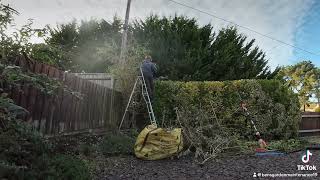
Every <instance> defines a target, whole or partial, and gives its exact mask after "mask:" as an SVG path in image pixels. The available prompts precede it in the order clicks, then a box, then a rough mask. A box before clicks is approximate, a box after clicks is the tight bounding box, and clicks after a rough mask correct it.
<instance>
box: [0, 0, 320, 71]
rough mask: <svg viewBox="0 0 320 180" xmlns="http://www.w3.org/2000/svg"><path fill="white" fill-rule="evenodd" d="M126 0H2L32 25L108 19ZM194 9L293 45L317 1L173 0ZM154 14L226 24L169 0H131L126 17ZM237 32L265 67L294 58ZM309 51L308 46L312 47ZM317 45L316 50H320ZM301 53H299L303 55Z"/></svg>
mask: <svg viewBox="0 0 320 180" xmlns="http://www.w3.org/2000/svg"><path fill="white" fill-rule="evenodd" d="M126 1H127V0H3V2H5V3H9V4H11V5H12V6H13V7H14V8H15V9H16V10H18V11H19V12H20V16H18V17H17V18H16V23H17V24H18V25H20V24H23V23H24V22H26V20H27V19H28V18H32V19H34V25H35V27H43V26H45V25H46V24H50V25H56V24H57V23H64V22H69V21H71V20H72V19H74V18H76V19H78V20H80V19H90V18H98V19H100V18H104V19H106V20H110V19H112V17H113V16H114V15H115V14H117V15H118V16H120V17H124V15H125V8H126ZM177 1H179V2H182V3H185V4H188V5H191V6H193V7H195V8H199V9H201V10H204V11H207V12H210V13H212V14H214V15H217V16H220V17H222V18H225V19H228V20H231V21H234V22H237V23H238V24H240V25H243V26H247V27H249V28H251V29H254V30H256V31H259V32H261V33H263V34H267V35H269V36H272V37H274V38H277V39H279V40H282V41H285V42H287V43H290V44H293V45H297V46H299V45H298V44H296V40H295V39H296V37H295V36H296V34H298V33H300V34H301V33H303V32H301V27H302V26H303V25H304V24H305V23H306V21H308V19H307V17H310V13H311V12H310V10H311V8H312V7H313V6H314V4H315V3H316V0H177ZM151 13H153V14H159V15H174V14H175V13H177V14H182V15H187V16H189V17H195V18H196V19H198V21H199V23H200V25H203V24H207V23H211V24H212V25H213V26H214V28H215V29H220V28H221V27H225V26H228V25H230V24H228V23H225V22H223V21H221V20H218V19H215V18H213V17H210V16H208V15H205V14H201V13H199V12H197V11H194V10H192V9H188V8H185V7H182V6H179V5H177V4H174V3H172V2H170V1H168V0H132V8H131V13H130V18H131V19H134V18H142V19H143V18H145V17H146V16H148V15H150V14H151ZM239 30H240V32H242V33H244V34H246V35H247V36H249V38H255V39H256V40H257V41H256V45H258V46H259V47H261V48H262V49H263V50H264V51H266V53H267V56H268V58H269V59H270V64H269V65H270V66H272V67H275V66H276V65H278V64H280V65H284V64H290V63H292V62H295V61H297V57H296V56H294V54H293V53H294V49H293V48H291V47H288V46H285V45H281V44H279V43H277V42H275V41H273V40H270V39H267V38H264V37H262V36H260V35H257V34H255V33H253V32H250V31H248V30H245V29H241V28H240V29H239ZM312 50H313V49H312ZM319 50H320V49H319ZM303 54H304V53H302V55H301V56H300V57H299V58H303V57H304V55H303Z"/></svg>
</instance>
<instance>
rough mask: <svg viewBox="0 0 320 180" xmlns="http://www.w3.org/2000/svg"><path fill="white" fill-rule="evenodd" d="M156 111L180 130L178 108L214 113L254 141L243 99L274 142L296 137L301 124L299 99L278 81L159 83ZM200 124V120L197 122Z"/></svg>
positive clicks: (170, 124)
mask: <svg viewBox="0 0 320 180" xmlns="http://www.w3.org/2000/svg"><path fill="white" fill-rule="evenodd" d="M155 97H156V98H155V103H154V110H155V113H156V117H157V118H158V121H159V122H160V123H161V124H162V121H164V122H163V124H164V126H177V125H179V124H178V122H176V113H175V108H179V107H183V106H189V105H190V104H191V105H195V106H198V107H201V109H207V110H208V111H210V112H212V113H214V115H215V118H216V119H219V120H220V121H221V123H222V124H223V125H225V126H226V127H227V128H228V129H229V130H230V132H233V133H237V134H239V135H240V136H241V137H243V138H250V137H252V134H253V128H252V127H251V124H250V121H248V119H247V118H246V117H245V116H244V113H243V112H242V111H241V109H240V106H239V105H240V102H241V99H242V100H243V101H245V102H246V103H247V104H248V110H249V112H250V114H251V115H252V117H253V119H254V120H255V121H256V125H257V128H258V129H259V131H260V132H261V133H262V134H263V135H264V137H268V138H270V139H280V138H289V137H296V135H297V132H298V124H299V121H300V118H301V116H300V111H299V107H300V106H299V102H298V98H297V96H296V95H295V94H294V93H293V92H292V91H290V90H288V88H286V87H285V86H284V85H282V84H281V83H280V82H279V81H276V80H237V81H224V82H174V81H157V82H156V94H155ZM195 121H196V120H195Z"/></svg>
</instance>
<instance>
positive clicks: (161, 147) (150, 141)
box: [134, 125, 183, 160]
mask: <svg viewBox="0 0 320 180" xmlns="http://www.w3.org/2000/svg"><path fill="white" fill-rule="evenodd" d="M182 149H183V140H182V131H181V128H175V129H173V130H165V129H163V128H156V127H155V126H153V125H149V126H147V127H145V128H144V129H143V130H142V131H141V133H140V134H139V136H138V138H137V141H136V144H135V146H134V153H135V155H136V156H137V157H138V158H141V159H145V160H157V159H164V158H167V157H170V156H173V155H175V154H177V153H179V152H181V151H182Z"/></svg>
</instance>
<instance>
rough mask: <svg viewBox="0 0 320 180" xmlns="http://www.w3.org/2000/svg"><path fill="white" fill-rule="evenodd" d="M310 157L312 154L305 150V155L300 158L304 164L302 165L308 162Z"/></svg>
mask: <svg viewBox="0 0 320 180" xmlns="http://www.w3.org/2000/svg"><path fill="white" fill-rule="evenodd" d="M311 156H312V153H311V152H310V151H309V150H307V153H306V154H305V155H303V156H302V158H301V160H302V162H304V163H307V162H309V161H310V157H311Z"/></svg>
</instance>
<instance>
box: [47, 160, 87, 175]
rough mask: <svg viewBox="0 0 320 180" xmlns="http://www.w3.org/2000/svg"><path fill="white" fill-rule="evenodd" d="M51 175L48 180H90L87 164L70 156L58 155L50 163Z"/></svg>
mask: <svg viewBox="0 0 320 180" xmlns="http://www.w3.org/2000/svg"><path fill="white" fill-rule="evenodd" d="M50 172H51V173H52V174H53V175H50V176H49V177H48V179H75V180H87V179H90V172H89V169H88V167H87V166H86V164H85V163H84V162H83V161H82V160H80V159H78V158H75V157H72V156H70V155H57V156H55V157H54V158H53V159H52V160H51V161H50Z"/></svg>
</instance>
